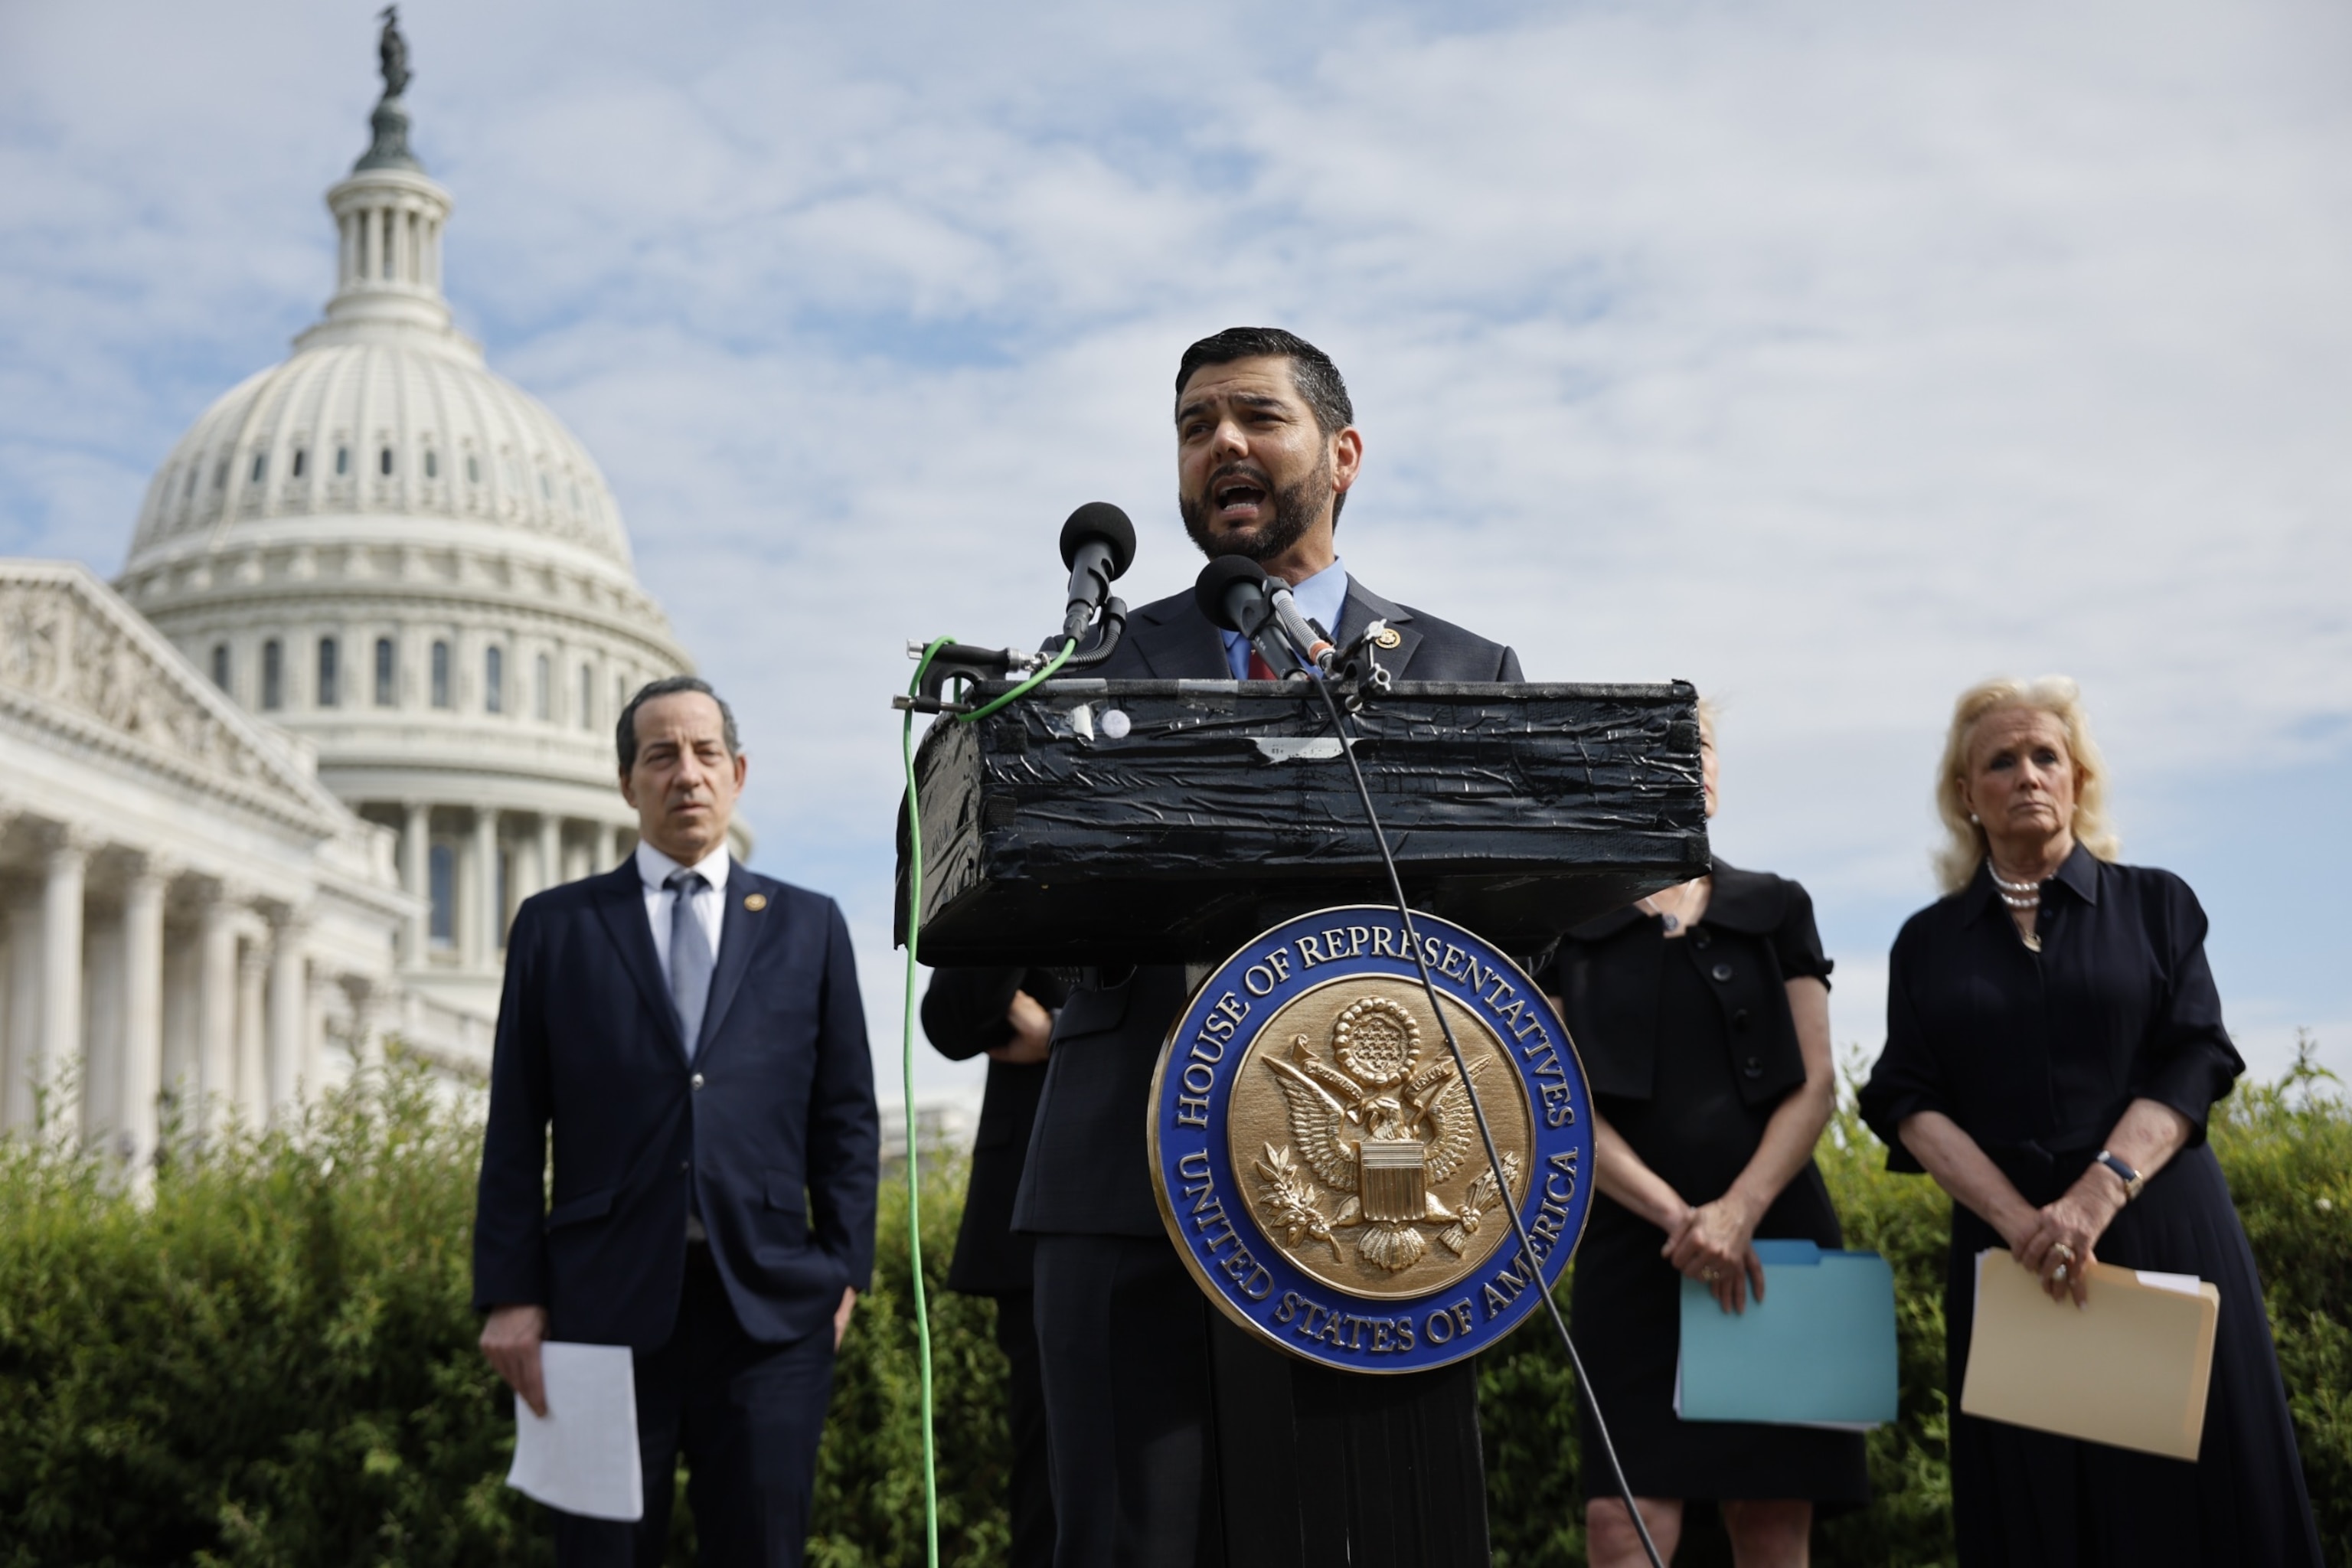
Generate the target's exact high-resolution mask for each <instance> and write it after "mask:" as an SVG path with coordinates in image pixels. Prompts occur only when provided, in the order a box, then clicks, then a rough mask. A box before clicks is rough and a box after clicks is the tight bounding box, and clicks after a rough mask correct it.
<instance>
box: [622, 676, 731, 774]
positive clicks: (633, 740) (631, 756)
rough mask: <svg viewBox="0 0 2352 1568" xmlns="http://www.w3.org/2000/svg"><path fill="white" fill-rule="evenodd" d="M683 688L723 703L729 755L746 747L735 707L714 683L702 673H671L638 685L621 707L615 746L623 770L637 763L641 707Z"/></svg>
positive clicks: (722, 721)
mask: <svg viewBox="0 0 2352 1568" xmlns="http://www.w3.org/2000/svg"><path fill="white" fill-rule="evenodd" d="M681 691H699V692H700V693H702V695H704V696H705V697H708V698H709V699H710V700H712V701H713V702H716V703H718V704H719V728H720V731H721V732H722V733H723V734H724V735H725V737H726V740H727V754H728V755H729V756H730V757H732V756H737V755H740V753H741V752H742V750H743V742H742V739H741V737H740V736H739V735H737V734H736V732H735V710H733V709H732V708H730V707H728V706H727V699H725V698H724V697H721V696H719V693H717V692H716V691H713V690H711V689H710V682H709V681H707V680H705V679H702V678H701V677H700V676H698V675H667V676H664V677H663V678H662V679H659V680H648V681H647V682H646V683H645V684H644V685H643V686H640V687H638V688H637V694H636V695H635V697H632V698H630V699H629V705H628V706H627V707H626V708H624V709H622V710H621V720H620V722H619V723H617V724H614V726H613V742H614V749H615V750H617V751H618V752H620V754H621V771H622V772H623V773H627V772H628V771H629V770H630V769H631V768H634V767H635V766H636V765H637V710H638V709H640V708H642V707H644V706H645V705H646V703H648V702H651V701H652V700H654V699H655V698H656V697H675V696H677V694H678V693H679V692H681Z"/></svg>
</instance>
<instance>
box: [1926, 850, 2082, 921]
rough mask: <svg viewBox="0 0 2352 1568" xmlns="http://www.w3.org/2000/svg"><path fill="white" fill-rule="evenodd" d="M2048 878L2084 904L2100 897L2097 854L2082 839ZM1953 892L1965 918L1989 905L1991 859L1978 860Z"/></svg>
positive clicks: (1994, 900)
mask: <svg viewBox="0 0 2352 1568" xmlns="http://www.w3.org/2000/svg"><path fill="white" fill-rule="evenodd" d="M2050 880H2051V881H2053V882H2056V883H2058V884H2059V885H2061V886H2062V887H2063V888H2064V889H2066V890H2067V891H2068V892H2070V893H2072V894H2074V896H2075V897H2076V898H2078V899H2080V900H2083V901H2084V903H2086V904H2094V905H2095V904H2096V903H2097V902H2098V901H2099V862H2098V858H2097V857H2096V856H2094V855H2093V854H2092V853H2091V852H2090V851H2089V850H2088V849H2085V848H2084V847H2083V843H2082V840H2081V839H2076V840H2075V841H2074V848H2072V849H2070V850H2068V851H2067V853H2066V858H2065V859H2063V861H2061V862H2059V865H2058V870H2057V873H2056V874H2055V875H2053V877H2052V878H2051V879H2050ZM2044 885H2045V886H2046V885H2047V884H2044ZM1956 896H1957V897H1958V899H1959V900H1960V902H1961V905H1962V918H1963V920H1964V921H1973V920H1975V919H1976V918H1977V917H1978V916H1979V915H1981V914H1983V913H1984V912H1985V911H1986V910H1989V909H1991V908H1992V907H1993V906H1994V904H1995V903H1996V902H1997V900H1996V899H1995V898H1994V896H1993V886H1992V862H1991V860H1990V859H1984V860H1979V861H1978V862H1977V874H1976V875H1975V876H1973V877H1971V878H1969V885H1968V886H1967V887H1965V888H1962V889H1960V890H1959V892H1958V895H1956Z"/></svg>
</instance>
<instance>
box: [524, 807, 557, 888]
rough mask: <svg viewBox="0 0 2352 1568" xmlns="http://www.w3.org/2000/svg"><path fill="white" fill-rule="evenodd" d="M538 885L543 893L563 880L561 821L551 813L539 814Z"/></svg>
mask: <svg viewBox="0 0 2352 1568" xmlns="http://www.w3.org/2000/svg"><path fill="white" fill-rule="evenodd" d="M538 877H539V885H538V886H537V887H535V888H533V889H531V891H533V892H535V893H543V892H545V891H547V889H550V888H552V887H554V886H555V885H556V884H557V883H558V882H561V881H562V880H563V819H562V817H560V816H556V815H555V814H554V813H553V812H551V811H542V812H541V813H540V814H539V871H538Z"/></svg>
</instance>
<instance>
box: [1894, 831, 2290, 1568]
mask: <svg viewBox="0 0 2352 1568" xmlns="http://www.w3.org/2000/svg"><path fill="white" fill-rule="evenodd" d="M2205 925H2206V922H2205V911H2204V910H2202V909H2201V908H2200V907H2199V905H2198V902H2197V896H2196V895H2195V894H2194V893H2192V892H2190V891H2189V885H2188V884H2187V883H2185V882H2183V881H2182V880H2181V879H2179V878H2178V877H2176V876H2174V875H2173V874H2172V873H2171V872H2169V871H2159V870H2155V869H2153V868H2147V867H2143V866H2117V865H2114V864H2111V863H2109V862H2106V861H2102V860H2098V859H2095V858H2093V857H2092V855H2091V854H2090V852H2089V851H2087V850H2085V849H2084V848H2082V847H2079V846H2077V847H2076V848H2075V849H2074V853H2073V854H2072V855H2071V856H2069V857H2068V858H2067V859H2066V862H2065V864H2063V866H2061V867H2060V868H2058V874H2057V875H2056V876H2055V877H2053V879H2050V880H2049V881H2047V882H2044V883H2043V884H2042V905H2041V909H2040V910H2039V912H2038V913H2037V914H2036V916H2035V921H2034V932H2035V936H2036V937H2037V939H2038V940H2039V941H2040V942H2041V947H2040V950H2039V951H2035V950H2034V949H2032V948H2029V947H2028V946H2027V945H2026V944H2025V942H2024V941H2023V939H2022V938H2021V937H2020V935H2019V934H2018V930H2017V926H2016V924H2015V922H2014V921H2011V919H2010V918H2009V915H2008V912H2007V911H2006V910H2003V909H2002V908H2001V906H2000V901H1999V900H1998V899H1997V898H1996V897H1995V896H1994V889H1993V886H1992V880H1991V877H1990V872H1989V871H1988V870H1987V869H1986V868H1983V867H1979V868H1978V870H1977V874H1976V876H1975V878H1974V879H1971V880H1970V881H1969V885H1968V886H1967V887H1965V888H1963V889H1960V890H1959V891H1958V892H1957V893H1954V894H1951V895H1950V896H1949V897H1948V898H1944V899H1940V900H1937V901H1936V902H1935V903H1933V904H1930V905H1928V906H1927V908H1926V909H1924V910H1920V911H1919V912H1918V913H1917V914H1915V915H1913V916H1912V917H1911V918H1910V920H1908V921H1906V922H1905V923H1904V926H1903V931H1902V932H1901V934H1900V935H1898V936H1897V937H1896V938H1895V951H1894V953H1893V954H1892V956H1891V958H1890V959H1889V961H1888V965H1887V980H1886V1051H1885V1055H1883V1056H1881V1057H1880V1058H1878V1063H1877V1065H1876V1066H1875V1067H1874V1068H1872V1069H1871V1074H1870V1081H1869V1082H1868V1083H1867V1084H1865V1085H1864V1086H1863V1090H1862V1114H1863V1117H1864V1120H1865V1121H1868V1122H1869V1123H1870V1127H1871V1130H1872V1131H1874V1132H1876V1133H1877V1134H1878V1136H1879V1137H1880V1139H1882V1140H1883V1141H1884V1142H1885V1143H1886V1145H1887V1150H1888V1153H1887V1162H1886V1163H1887V1168H1888V1169H1890V1170H1895V1171H1906V1172H1914V1173H1916V1172H1918V1171H1919V1170H1920V1165H1919V1162H1918V1161H1917V1160H1916V1158H1914V1157H1913V1156H1912V1154H1911V1152H1909V1151H1908V1150H1907V1149H1906V1148H1905V1147H1904V1146H1903V1142H1902V1126H1903V1123H1904V1122H1905V1121H1906V1120H1908V1119H1909V1118H1911V1117H1913V1116H1916V1115H1919V1114H1921V1113H1922V1112H1926V1111H1937V1112H1940V1113H1942V1114H1943V1115H1946V1116H1948V1117H1950V1118H1951V1119H1952V1121H1954V1122H1956V1123H1958V1126H1959V1128H1960V1130H1961V1131H1964V1132H1966V1133H1968V1134H1969V1137H1970V1138H1972V1139H1974V1140H1975V1141H1976V1142H1977V1144H1978V1146H1979V1148H1981V1149H1982V1150H1983V1151H1984V1152H1985V1154H1986V1155H1987V1156H1988V1157H1989V1158H1990V1160H1991V1161H1992V1163H1994V1164H1996V1165H1998V1166H1999V1167H2000V1170H2001V1173H2003V1174H2004V1175H2006V1176H2008V1177H2009V1179H2010V1181H2011V1183H2012V1184H2014V1185H2015V1186H2016V1187H2017V1190H2018V1191H2019V1193H2020V1194H2022V1195H2023V1197H2024V1198H2025V1201H2026V1202H2028V1203H2030V1204H2032V1205H2036V1206H2037V1207H2038V1206H2040V1205H2044V1204H2049V1203H2053V1202H2055V1201H2056V1200H2057V1199H2058V1198H2059V1197H2060V1196H2061V1195H2063V1194H2064V1193H2065V1191H2066V1190H2067V1188H2069V1187H2071V1186H2073V1185H2074V1183H2075V1181H2076V1180H2077V1179H2078V1178H2079V1177H2081V1176H2082V1174H2083V1173H2084V1171H2085V1170H2086V1169H2088V1168H2089V1166H2090V1164H2091V1163H2092V1161H2093V1160H2094V1159H2095V1157H2096V1156H2097V1154H2098V1152H2099V1150H2100V1149H2101V1148H2102V1147H2103V1146H2105V1142H2106V1138H2107V1134H2108V1132H2109V1131H2111V1130H2112V1129H2113V1128H2114V1126H2115V1124H2116V1121H2118V1120H2119V1119H2120V1118H2121V1117H2122V1115H2123V1113H2124V1111H2125V1110H2126V1108H2127V1107H2128V1106H2129V1105H2130V1104H2131V1102H2132V1101H2133V1100H2155V1101H2157V1102H2158V1103H2159V1104H2163V1105H2168V1106H2170V1107H2171V1108H2172V1109H2173V1110H2177V1111H2179V1113H2180V1115H2181V1116H2182V1118H2183V1119H2185V1120H2186V1121H2188V1123H2189V1142H2188V1143H2187V1145H2186V1146H2184V1147H2183V1148H2182V1149H2181V1150H2180V1152H2179V1153H2177V1154H2175V1155H2174V1156H2173V1157H2172V1159H2171V1161H2170V1162H2169V1163H2167V1164H2166V1165H2165V1166H2164V1168H2163V1169H2162V1170H2160V1171H2158V1172H2157V1173H2156V1174H2155V1175H2153V1176H2151V1177H2149V1178H2148V1182H2147V1186H2146V1187H2144V1188H2143V1189H2142V1190H2141V1192H2140V1195H2139V1196H2138V1197H2137V1199H2135V1200H2134V1201H2133V1202H2131V1203H2129V1204H2127V1205H2126V1206H2125V1207H2124V1209H2123V1210H2122V1212H2120V1213H2119V1214H2117V1215H2116V1217H2115V1220H2114V1222H2113V1223H2112V1224H2110V1225H2109V1226H2108V1227H2107V1229H2106V1233H2105V1235H2103V1236H2101V1237H2099V1240H2098V1247H2097V1251H2098V1257H2099V1260H2100V1261H2101V1262H2104V1263H2114V1264H2119V1265H2121V1266H2123V1267H2124V1268H2147V1269H2156V1270H2160V1271H2163V1272H2166V1273H2173V1274H2193V1275H2196V1276H2197V1277H2198V1278H2200V1279H2207V1280H2210V1281H2211V1282H2212V1283H2213V1284H2214V1286H2215V1287H2216V1288H2218V1289H2219V1290H2220V1291H2221V1314H2220V1318H2219V1320H2218V1321H2217V1324H2216V1327H2215V1331H2214V1342H2213V1371H2212V1377H2211V1382H2210V1384H2208V1387H2207V1394H2206V1402H2205V1429H2204V1434H2203V1437H2202V1441H2201V1443H2200V1448H2199V1453H2198V1458H2197V1461H2196V1463H2194V1464H2190V1463H2189V1462H2187V1461H2185V1460H2181V1459H2167V1458H2157V1457H2156V1456H2154V1455H2150V1454H2139V1453H2133V1452H2130V1451H2127V1450H2126V1449H2122V1448H2113V1447H2106V1446H2105V1445H2104V1444H2099V1443H2085V1442H2078V1441H2076V1440H2075V1439H2074V1438H2070V1437H2060V1436H2053V1435H2052V1434H2050V1433H2046V1432H2034V1431H2029V1430H2027V1429H2026V1428H2024V1427H2022V1426H2009V1425H2007V1424H2005V1423H2003V1422H1999V1421H1985V1420H1979V1419H1978V1418H1977V1417H1975V1416H1972V1415H1964V1414H1962V1413H1961V1412H1960V1410H1959V1408H1958V1407H1959V1403H1960V1388H1961V1384H1962V1380H1963V1377H1964V1376H1965V1373H1966V1369H1967V1367H1968V1363H1969V1337H1970V1336H1969V1331H1970V1329H1971V1327H1972V1325H1973V1322H1974V1319H1975V1308H1976V1257H1977V1254H1978V1253H1979V1252H1980V1251H1982V1250H1984V1249H1985V1248H1988V1247H2001V1246H2002V1245H2004V1244H2003V1242H2002V1241H2001V1238H2000V1235H1999V1234H1998V1233H1997V1232H1995V1231H1994V1230H1993V1228H1992V1227H1991V1226H1990V1225H1987V1224H1986V1223H1985V1222H1984V1221H1983V1220H1982V1219H1980V1218H1979V1217H1978V1216H1977V1215H1975V1214H1973V1213H1971V1212H1970V1211H1969V1210H1968V1209H1966V1208H1964V1207H1961V1206H1959V1205H1953V1208H1952V1239H1951V1249H1950V1253H1949V1255H1948V1259H1947V1268H1948V1273H1947V1275H1946V1280H1945V1295H1944V1322H1945V1340H1946V1377H1947V1379H1948V1386H1949V1389H1950V1394H1951V1402H1952V1406H1953V1411H1952V1430H1951V1456H1952V1515H1953V1523H1954V1533H1955V1535H1956V1536H1957V1538H1958V1546H1959V1560H1960V1562H1961V1563H1962V1564H1964V1565H1975V1564H1987V1565H1990V1564H1994V1563H1999V1564H2002V1565H2004V1568H2008V1565H2011V1564H2015V1565H2018V1568H2087V1565H2090V1564H2102V1563H2130V1564H2132V1565H2133V1568H2163V1565H2168V1564H2178V1565H2179V1568H2190V1565H2192V1564H2204V1563H2247V1564H2253V1563H2262V1564H2264V1565H2265V1568H2273V1565H2275V1568H2294V1565H2296V1564H2304V1563H2311V1564H2316V1563H2318V1562H2319V1561H2320V1555H2319V1542H2318V1535H2317V1531H2316V1530H2315V1526H2314V1524H2313V1521H2312V1514H2311V1500H2310V1498H2309V1496H2308V1494H2307V1493H2306V1491H2305V1487H2304V1479H2303V1466H2302V1464H2301V1462H2300V1461H2299V1459H2298V1458H2297V1456H2296V1451H2295V1436H2294V1422H2293V1420H2292V1419H2291V1418H2290V1416H2289V1415H2288V1411H2287V1402H2286V1391H2285V1389H2284V1386H2282V1384H2281V1383H2280V1381H2279V1370H2278V1357H2277V1355H2276V1353H2275V1352H2273V1348H2272V1345H2271V1334H2270V1322H2269V1320H2268V1318H2267V1316H2266V1315H2265V1313H2264V1311H2263V1291H2262V1281H2261V1280H2260V1279H2259V1278H2257V1277H2256V1275H2255V1272H2254V1258H2253V1252H2252V1248H2251V1247H2248V1246H2247V1243H2246V1233H2245V1229H2244V1227H2243V1226H2241V1225H2240V1224H2239V1223H2238V1214H2237V1210H2236V1208H2235V1206H2234V1205H2232V1204H2231V1199H2230V1188H2229V1184H2228V1183H2227V1182H2226V1181H2224V1180H2223V1179H2222V1175H2221V1163H2220V1162H2218V1161H2217V1160H2215V1159H2214V1157H2213V1151H2212V1150H2211V1149H2210V1148H2209V1147H2208V1146H2207V1145H2206V1142H2205V1125H2206V1120H2207V1117H2208V1116H2209V1115H2210V1112H2211V1110H2212V1106H2213V1102H2214V1101H2215V1100H2219V1099H2220V1098H2221V1096H2223V1095H2225V1094H2227V1093H2228V1092H2229V1091H2230V1086H2231V1083H2232V1082H2233V1081H2234V1080H2235V1079H2236V1078H2237V1076H2238V1074H2239V1073H2241V1072H2242V1071H2243V1070H2244V1068H2245V1064H2244V1063H2243V1062H2242V1060H2241V1059H2240V1058H2239V1056H2238V1052H2237V1049H2236V1047H2233V1046H2232V1045H2231V1043H2230V1037H2229V1034H2228V1032H2227V1031H2226V1030H2225V1029H2223V1027H2222V1026H2221V994H2220V992H2219V991H2218V990H2217V989H2216V988H2215V986H2214V984H2213V972H2212V970H2211V968H2210V966H2209V965H2208V964H2207V963H2206V961H2205ZM2103 1179H2104V1178H2103ZM2003 1267H2008V1266H2007V1265H2003Z"/></svg>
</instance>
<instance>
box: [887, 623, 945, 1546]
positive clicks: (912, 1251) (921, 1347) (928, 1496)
mask: <svg viewBox="0 0 2352 1568" xmlns="http://www.w3.org/2000/svg"><path fill="white" fill-rule="evenodd" d="M953 641H955V639H954V638H953V637H939V638H936V639H934V640H933V641H932V643H931V644H930V646H929V647H926V648H924V649H923V655H922V659H921V661H920V662H919V663H918V664H917V665H916V666H915V679H914V681H913V683H912V684H910V685H909V686H908V688H907V695H908V696H909V697H912V696H915V695H916V694H917V693H918V692H919V691H920V690H921V689H922V685H923V674H924V672H925V671H926V670H928V669H929V668H930V665H931V659H932V658H933V656H935V655H936V654H937V653H938V652H939V651H940V648H942V647H946V646H947V645H948V644H949V643H951V642H953ZM898 753H899V760H900V762H901V763H903V764H904V765H905V768H906V773H907V866H908V875H907V999H906V1014H905V1019H906V1023H905V1029H904V1034H903V1037H902V1038H901V1040H900V1042H899V1046H900V1049H899V1065H900V1086H901V1092H902V1093H903V1094H904V1096H905V1098H906V1107H905V1109H906V1112H907V1253H908V1259H909V1261H910V1266H911V1267H910V1277H911V1278H912V1279H913V1280H914V1291H915V1342H916V1352H917V1362H918V1364H919V1366H920V1368H921V1371H922V1385H923V1538H924V1543H925V1546H926V1547H927V1549H928V1551H929V1557H928V1558H927V1561H928V1562H929V1564H930V1568H940V1472H939V1459H938V1456H937V1455H936V1454H935V1453H934V1452H933V1448H932V1441H933V1440H932V1436H931V1309H930V1303H929V1300H927V1299H926V1297H925V1294H924V1291H923V1203H922V1169H923V1163H922V1161H921V1159H920V1158H919V1150H920V1147H921V1146H920V1145H919V1143H918V1142H916V1137H915V943H916V942H917V940H918V938H919V937H920V935H921V934H922V919H921V913H922V908H923V814H922V812H921V810H920V809H919V804H920V803H919V802H918V801H917V800H916V798H915V713H914V710H912V709H908V710H907V719H906V722H905V723H904V724H903V725H901V726H900V728H899V731H898Z"/></svg>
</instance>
